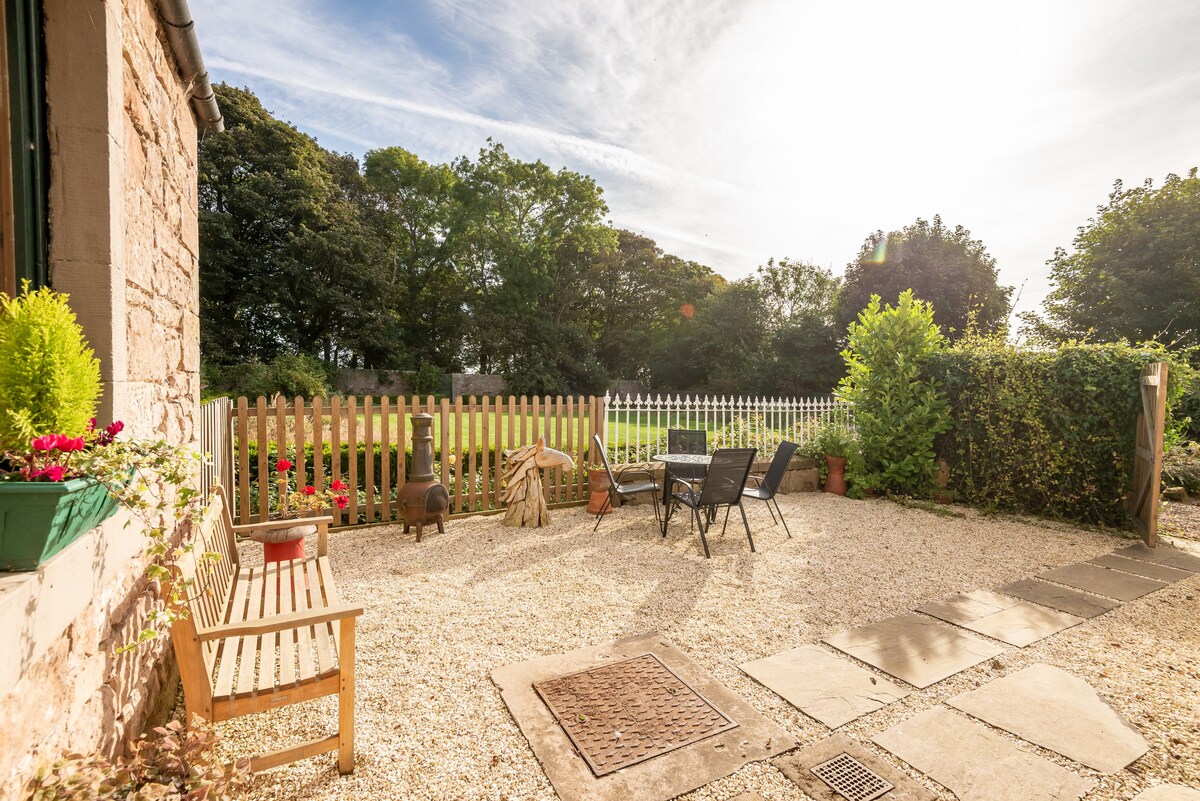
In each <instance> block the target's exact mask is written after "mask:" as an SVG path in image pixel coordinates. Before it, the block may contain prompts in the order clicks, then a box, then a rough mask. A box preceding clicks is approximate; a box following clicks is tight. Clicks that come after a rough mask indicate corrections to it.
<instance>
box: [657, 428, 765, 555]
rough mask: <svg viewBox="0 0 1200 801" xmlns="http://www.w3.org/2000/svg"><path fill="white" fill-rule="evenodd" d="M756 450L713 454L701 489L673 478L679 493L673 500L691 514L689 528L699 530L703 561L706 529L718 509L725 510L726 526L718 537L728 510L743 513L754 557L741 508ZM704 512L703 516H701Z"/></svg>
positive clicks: (667, 513) (667, 516)
mask: <svg viewBox="0 0 1200 801" xmlns="http://www.w3.org/2000/svg"><path fill="white" fill-rule="evenodd" d="M756 453H758V448H718V449H717V451H716V452H715V453H714V454H713V457H712V462H710V463H709V465H708V470H707V472H706V473H705V475H704V486H703V487H702V488H701V489H700V490H699V491H696V490H694V489H692V485H691V484H690V483H689V482H688V481H686V480H684V479H679V478H675V479H674V484H673V486H678V487H679V489H678V490H675V491H674V492H672V493H671V497H672V499H674V500H675V501H678V502H679V503H682V504H683V505H684V506H686V507H688V508H689V509H691V510H692V528H693V529H695V528H697V527H699V529H700V542H701V543H702V544H703V545H704V557H705V558H706V559H711V558H712V554H711V553H710V552H709V550H708V537H707V536H705V535H706V534H707V533H708V527H709V525H710V521H711V520H715V519H716V511H717V508H718V507H720V506H724V507H725V522H724V523H722V524H721V533H722V534H724V533H725V526H726V525H727V524H728V523H729V510H730V509H732V508H733V507H734V506H736V507H737V508H738V510H739V511H740V512H741V513H742V525H743V526H745V527H746V539H747V540H749V541H750V552H751V553H754V537H752V536H751V535H750V522H749V521H748V520H747V519H746V509H745V507H743V506H742V490H743V489H745V488H746V479H747V478H748V477H749V475H750V466H751V465H752V464H754V454H756ZM674 506H675V505H674V504H671V505H669V506H668V507H667V508H666V510H665V513H664V515H663V536H664V537H665V536H667V523H668V522H669V521H670V519H671V510H672V509H673V508H674ZM701 509H703V510H704V511H705V512H706V514H701V513H700V510H701Z"/></svg>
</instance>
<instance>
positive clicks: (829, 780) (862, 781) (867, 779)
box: [810, 752, 895, 801]
mask: <svg viewBox="0 0 1200 801" xmlns="http://www.w3.org/2000/svg"><path fill="white" fill-rule="evenodd" d="M810 770H811V771H812V772H813V773H814V774H815V775H816V777H817V778H818V779H820V780H821V781H823V782H825V783H826V784H828V785H829V789H831V790H833V791H834V792H835V793H837V794H838V795H840V796H842V797H843V798H846V799H848V801H872V800H873V799H875V798H879V797H880V796H881V795H883V794H884V793H887V792H889V791H891V790H893V789H894V788H895V785H893V784H892V783H891V782H889V781H888V780H887V779H885V778H883V777H882V776H880V775H879V774H878V773H876V772H875V771H873V770H871V769H870V768H868V767H867V766H866V765H864V764H863V763H861V762H859V761H858V760H857V759H855V758H854V757H852V756H850V755H849V754H847V753H844V752H843V753H841V754H838V755H837V756H835V757H834V758H833V759H831V760H829V761H828V762H822V763H821V764H820V765H817V766H816V767H813V768H810Z"/></svg>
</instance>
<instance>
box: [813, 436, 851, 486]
mask: <svg viewBox="0 0 1200 801" xmlns="http://www.w3.org/2000/svg"><path fill="white" fill-rule="evenodd" d="M857 448H858V440H857V439H856V438H855V436H854V434H853V433H851V432H850V431H849V430H847V429H846V428H844V427H842V426H838V425H832V424H825V425H822V426H821V427H820V429H818V430H817V433H816V436H815V437H814V438H813V445H812V451H813V453H814V454H815V455H816V456H818V457H824V459H825V466H826V470H827V471H828V473H827V475H826V478H825V485H824V487H822V489H823V490H824V491H825V492H829V493H832V494H834V495H845V494H846V489H847V484H846V460H847V459H849V458H852V457H853V455H854V453H855V451H856V450H857Z"/></svg>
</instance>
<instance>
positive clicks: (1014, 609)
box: [964, 601, 1083, 648]
mask: <svg viewBox="0 0 1200 801" xmlns="http://www.w3.org/2000/svg"><path fill="white" fill-rule="evenodd" d="M1082 622H1083V618H1081V617H1076V616H1075V615H1068V614H1067V613H1066V612H1059V611H1058V610H1056V609H1048V608H1046V607H1044V606H1039V605H1038V604H1031V603H1029V602H1027V601H1022V602H1021V603H1019V604H1017V605H1015V606H1010V607H1009V608H1008V609H1001V610H1000V611H999V612H997V613H995V614H994V615H988V616H987V617H981V618H980V619H979V620H976V621H973V622H971V623H966V624H964V627H965V628H968V629H970V630H971V631H977V632H979V633H980V634H986V635H987V636H989V637H992V638H994V639H997V640H1000V641H1001V642H1006V643H1008V644H1009V645H1015V646H1017V647H1018V648H1024V647H1025V646H1027V645H1030V644H1032V643H1035V642H1037V641H1038V640H1041V639H1044V638H1046V637H1049V636H1050V635H1051V634H1057V633H1058V632H1060V631H1062V630H1063V629H1069V628H1071V627H1072V626H1078V625H1079V624H1080V623H1082Z"/></svg>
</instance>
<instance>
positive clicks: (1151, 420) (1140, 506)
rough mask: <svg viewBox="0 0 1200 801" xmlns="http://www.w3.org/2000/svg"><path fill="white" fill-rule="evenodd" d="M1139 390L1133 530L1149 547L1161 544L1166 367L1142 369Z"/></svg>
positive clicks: (1158, 364)
mask: <svg viewBox="0 0 1200 801" xmlns="http://www.w3.org/2000/svg"><path fill="white" fill-rule="evenodd" d="M1138 383H1139V386H1138V391H1139V392H1140V393H1141V398H1142V411H1141V413H1140V414H1138V418H1137V437H1136V450H1135V451H1134V464H1133V494H1132V495H1131V496H1130V497H1131V500H1132V501H1133V502H1132V504H1131V505H1130V509H1129V511H1130V514H1131V516H1132V518H1133V527H1134V530H1135V531H1137V532H1138V533H1139V534H1140V535H1141V536H1142V540H1143V541H1144V542H1145V543H1146V545H1148V546H1149V547H1151V548H1153V547H1155V546H1156V545H1158V505H1159V498H1158V494H1159V488H1160V487H1161V486H1162V463H1163V433H1164V430H1165V429H1166V422H1167V421H1166V417H1167V364H1166V362H1155V363H1153V364H1148V365H1146V366H1145V367H1144V368H1143V369H1142V376H1141V380H1140V381H1139V382H1138Z"/></svg>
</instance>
